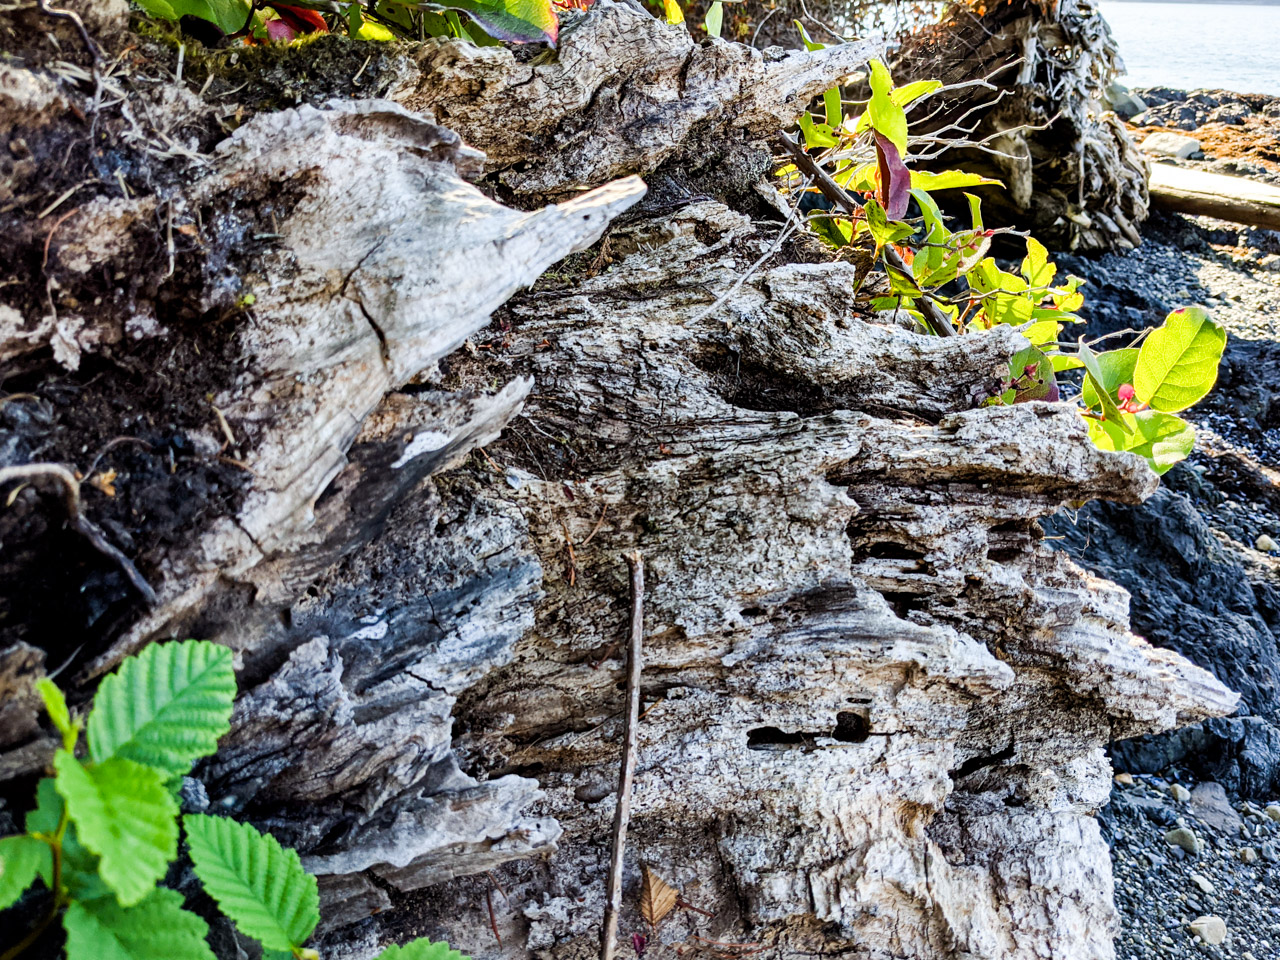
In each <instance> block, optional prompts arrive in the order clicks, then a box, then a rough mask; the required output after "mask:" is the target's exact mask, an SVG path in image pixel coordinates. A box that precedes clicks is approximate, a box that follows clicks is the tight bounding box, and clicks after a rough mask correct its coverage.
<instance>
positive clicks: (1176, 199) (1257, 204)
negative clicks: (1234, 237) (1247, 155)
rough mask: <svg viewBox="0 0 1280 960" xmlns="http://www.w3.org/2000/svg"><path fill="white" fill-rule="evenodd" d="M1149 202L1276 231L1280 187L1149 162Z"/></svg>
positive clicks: (1277, 227) (1165, 207)
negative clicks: (1150, 163)
mask: <svg viewBox="0 0 1280 960" xmlns="http://www.w3.org/2000/svg"><path fill="white" fill-rule="evenodd" d="M1150 186H1151V202H1152V203H1153V204H1155V205H1156V206H1160V207H1163V208H1164V209H1166V210H1173V211H1176V212H1178V213H1188V214H1191V215H1192V216H1201V217H1217V218H1218V219H1219V220H1231V221H1233V222H1235V223H1247V224H1249V225H1250V226H1252V227H1258V228H1260V229H1262V230H1280V188H1276V187H1273V186H1270V185H1269V184H1265V183H1258V182H1257V181H1254V180H1248V179H1246V178H1244V177H1228V176H1226V175H1224V174H1221V173H1207V172H1206V171H1203V170H1193V169H1190V168H1188V167H1176V166H1173V165H1172V164H1168V163H1153V164H1152V165H1151V184H1150Z"/></svg>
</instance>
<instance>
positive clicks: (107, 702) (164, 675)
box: [89, 640, 236, 776]
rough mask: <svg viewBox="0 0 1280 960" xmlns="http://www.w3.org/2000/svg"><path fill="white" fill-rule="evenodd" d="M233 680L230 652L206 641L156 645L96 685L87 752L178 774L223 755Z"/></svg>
mask: <svg viewBox="0 0 1280 960" xmlns="http://www.w3.org/2000/svg"><path fill="white" fill-rule="evenodd" d="M235 696H236V674H235V670H234V669H233V668H232V665H231V651H230V650H228V649H227V648H226V647H224V646H221V645H219V644H216V643H210V642H208V641H207V640H187V641H185V642H182V643H156V644H152V645H151V646H149V647H147V648H146V649H145V650H143V651H142V652H141V653H140V654H138V655H137V656H136V657H131V658H129V659H128V660H126V661H125V662H124V663H123V664H121V666H120V669H119V670H117V671H116V672H115V673H113V674H111V675H110V676H108V677H107V678H106V679H104V680H103V681H102V684H101V685H100V686H99V687H98V693H97V695H96V696H95V697H94V698H93V710H92V712H90V714H89V753H90V756H91V757H92V758H93V759H94V760H96V761H99V762H101V761H103V760H106V759H107V758H109V757H124V758H125V759H127V760H133V761H135V762H137V763H142V764H146V765H147V766H150V767H155V768H156V769H157V770H159V771H161V772H162V773H164V774H165V775H166V776H181V775H182V774H184V773H186V772H187V771H188V770H190V769H191V764H192V763H193V762H194V761H195V760H197V759H199V758H200V757H205V756H208V755H209V754H211V753H213V752H215V751H216V750H217V749H218V738H219V737H221V736H222V735H223V734H224V733H226V732H227V731H228V730H229V729H230V728H231V705H232V703H233V701H234V700H235Z"/></svg>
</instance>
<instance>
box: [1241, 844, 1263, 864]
mask: <svg viewBox="0 0 1280 960" xmlns="http://www.w3.org/2000/svg"><path fill="white" fill-rule="evenodd" d="M1236 856H1238V857H1239V858H1240V862H1241V863H1257V862H1258V851H1257V850H1256V849H1255V848H1253V847H1241V848H1240V851H1239V853H1237V854H1236Z"/></svg>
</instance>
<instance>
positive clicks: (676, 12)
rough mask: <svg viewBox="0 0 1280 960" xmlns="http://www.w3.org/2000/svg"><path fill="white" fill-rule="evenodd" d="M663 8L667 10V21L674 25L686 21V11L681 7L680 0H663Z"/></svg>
mask: <svg viewBox="0 0 1280 960" xmlns="http://www.w3.org/2000/svg"><path fill="white" fill-rule="evenodd" d="M662 9H663V10H664V11H665V12H666V15H667V23H669V24H671V25H672V26H675V25H676V24H678V23H684V11H683V10H682V9H680V0H662Z"/></svg>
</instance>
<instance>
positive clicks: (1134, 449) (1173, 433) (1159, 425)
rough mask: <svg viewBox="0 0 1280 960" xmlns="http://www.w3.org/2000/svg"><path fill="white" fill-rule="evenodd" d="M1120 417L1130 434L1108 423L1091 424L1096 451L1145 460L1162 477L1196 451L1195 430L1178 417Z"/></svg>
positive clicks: (1153, 413)
mask: <svg viewBox="0 0 1280 960" xmlns="http://www.w3.org/2000/svg"><path fill="white" fill-rule="evenodd" d="M1123 416H1124V422H1125V424H1126V426H1127V427H1128V430H1129V432H1128V433H1127V434H1126V433H1124V432H1123V431H1121V430H1120V429H1118V428H1117V427H1115V426H1113V425H1112V424H1109V423H1100V422H1098V421H1096V420H1094V421H1091V422H1090V424H1089V439H1091V440H1092V441H1093V443H1094V445H1095V446H1096V447H1097V448H1098V449H1099V450H1114V451H1123V452H1128V453H1136V454H1137V455H1138V456H1140V457H1145V458H1146V460H1147V463H1148V464H1150V466H1151V469H1152V470H1154V471H1155V472H1156V473H1157V474H1164V473H1166V472H1167V471H1168V470H1169V468H1170V467H1172V466H1173V465H1174V464H1176V463H1178V462H1179V461H1181V460H1185V459H1186V457H1187V456H1188V454H1190V453H1191V451H1192V449H1194V447H1195V443H1196V432H1195V428H1194V427H1192V426H1191V424H1189V423H1187V422H1186V421H1185V420H1183V419H1182V418H1181V417H1176V416H1173V415H1172V414H1168V413H1161V412H1160V411H1159V410H1143V411H1142V412H1141V413H1137V414H1133V413H1126V414H1124V415H1123Z"/></svg>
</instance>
